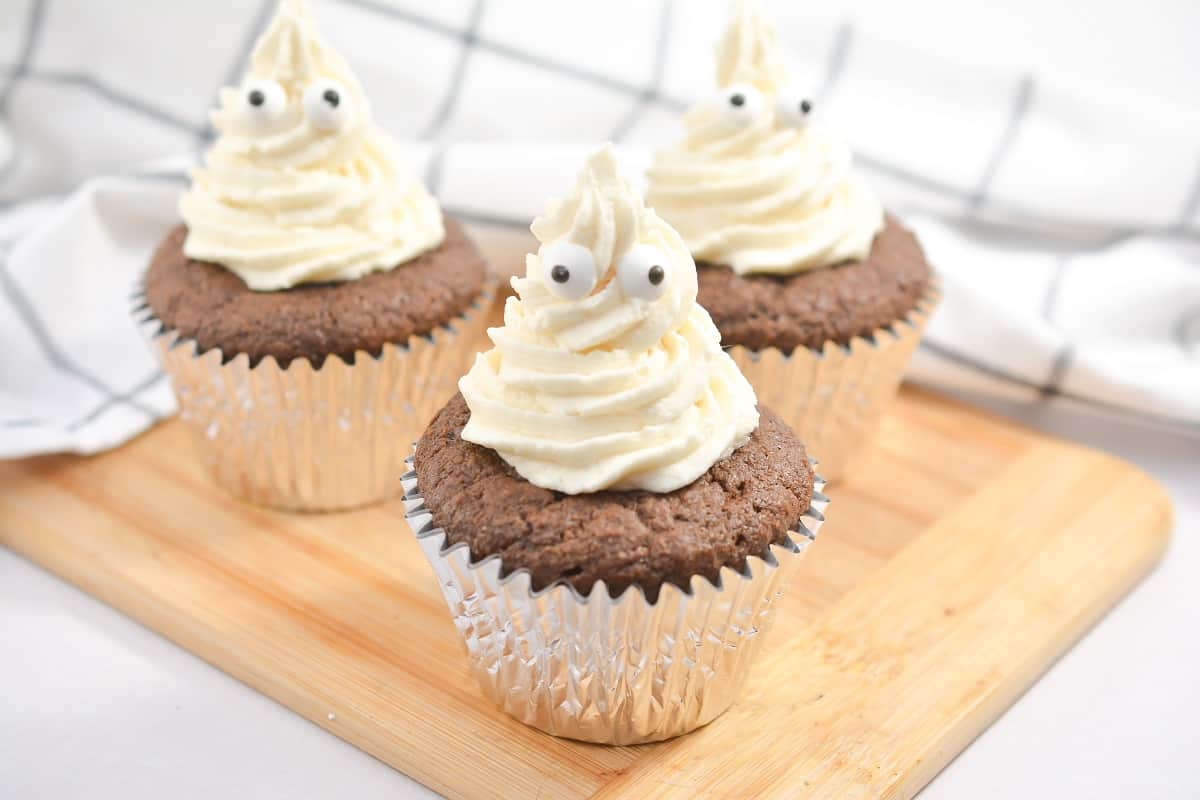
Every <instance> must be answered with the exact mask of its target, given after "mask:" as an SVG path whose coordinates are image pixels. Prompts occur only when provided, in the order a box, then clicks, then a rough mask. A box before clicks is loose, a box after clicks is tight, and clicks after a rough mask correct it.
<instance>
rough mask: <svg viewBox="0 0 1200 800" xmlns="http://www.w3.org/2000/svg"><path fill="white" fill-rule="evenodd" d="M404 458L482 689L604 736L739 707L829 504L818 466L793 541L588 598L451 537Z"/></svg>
mask: <svg viewBox="0 0 1200 800" xmlns="http://www.w3.org/2000/svg"><path fill="white" fill-rule="evenodd" d="M408 463H409V466H410V470H409V471H408V473H407V474H405V476H404V477H403V478H402V483H403V485H404V489H405V494H404V500H405V505H406V507H407V510H408V511H407V515H406V516H407V519H408V523H409V525H410V527H411V528H412V531H413V533H414V534H415V535H416V537H417V540H418V541H419V542H420V544H421V547H422V549H423V550H424V552H425V556H426V557H427V558H428V559H429V563H430V564H431V565H432V566H433V570H434V572H435V573H436V575H437V580H438V585H439V586H440V588H441V590H442V594H443V596H444V597H445V600H446V605H447V606H448V607H449V609H450V615H451V616H452V617H453V619H454V625H455V627H456V628H457V629H458V632H459V635H460V636H461V637H462V640H463V643H464V644H465V645H466V651H467V659H468V661H469V663H470V668H471V671H472V672H473V673H474V675H475V677H476V679H477V680H478V682H479V686H480V688H481V689H482V691H483V693H484V695H486V696H487V697H489V698H490V699H491V700H492V701H493V702H495V703H496V704H497V705H498V706H499V707H500V708H501V709H502V710H504V711H505V712H507V713H508V714H510V715H511V716H513V717H515V718H517V719H518V720H520V721H521V722H523V723H525V724H526V725H530V726H532V727H534V728H538V729H540V730H543V731H545V732H546V733H550V734H553V735H555V736H562V737H566V738H570V739H580V740H583V741H587V742H596V743H599V744H613V745H632V744H639V743H643V742H655V741H660V740H662V739H669V738H671V737H673V736H679V735H681V734H684V733H687V732H688V731H691V730H694V729H695V728H698V727H700V726H702V725H706V724H708V723H709V722H711V721H712V720H713V719H715V718H716V717H717V716H718V715H720V714H721V713H722V712H724V711H725V710H726V709H727V708H729V706H730V704H731V703H732V702H733V701H734V699H735V698H736V696H737V694H738V692H739V690H740V689H741V687H742V685H743V684H744V683H745V680H746V676H747V674H748V673H749V671H750V668H751V665H752V664H753V662H754V660H755V657H756V655H757V654H758V651H759V649H760V647H761V645H762V642H763V639H764V637H765V636H766V634H767V632H768V630H769V629H770V627H771V622H772V620H773V618H774V616H775V609H776V605H777V601H778V599H779V597H780V596H781V594H782V591H783V587H784V586H785V584H786V582H787V580H788V578H789V577H790V576H791V574H792V573H793V571H794V570H795V569H796V566H797V562H798V561H799V558H800V556H801V555H803V553H804V552H805V551H806V549H807V548H808V545H809V544H810V543H811V542H812V541H813V540H814V539H815V538H816V535H817V531H818V529H819V528H820V527H821V524H822V523H823V522H824V520H825V516H824V510H825V508H826V506H827V505H828V504H829V499H828V498H827V497H826V496H825V495H824V494H823V493H822V490H823V489H824V486H825V481H824V480H823V479H821V478H820V477H818V478H816V481H815V483H814V487H813V499H812V503H811V506H810V508H809V510H808V511H807V512H805V514H804V517H803V519H802V520H801V521H800V524H799V525H798V526H797V527H796V529H795V531H793V532H791V533H789V536H788V541H787V544H786V545H771V547H770V548H769V550H768V552H767V553H765V554H763V556H761V557H758V556H751V557H749V558H747V559H746V563H745V564H744V565H743V567H742V569H741V570H740V571H739V570H734V569H731V568H729V567H724V568H722V569H721V572H720V574H719V576H718V579H717V581H716V582H715V583H713V582H711V581H709V580H708V579H707V578H704V577H701V576H695V577H693V578H692V580H691V584H690V586H688V587H687V588H686V589H681V588H680V587H677V586H675V585H673V584H664V585H663V587H662V588H661V589H660V591H659V595H658V598H657V600H656V601H655V602H653V603H651V602H648V601H647V599H646V596H645V594H644V593H643V592H642V590H641V589H640V588H638V587H630V588H628V589H627V590H626V591H624V592H623V593H622V594H621V595H620V596H619V597H616V598H613V597H610V596H609V593H608V588H607V587H606V586H605V584H604V582H603V581H600V582H597V583H596V584H595V585H594V586H593V587H592V590H591V592H589V593H588V594H587V595H586V596H585V595H582V594H580V593H579V592H578V591H577V590H576V589H575V588H574V587H573V586H571V585H569V584H567V583H565V582H558V583H555V584H552V585H550V586H547V587H545V588H543V589H541V590H539V591H534V590H533V589H532V586H531V580H530V576H529V573H528V572H527V571H526V570H515V571H513V572H510V573H504V571H503V569H502V565H501V562H500V558H499V557H498V556H491V557H488V558H485V559H482V560H480V561H472V560H471V553H470V549H469V548H468V546H467V545H466V544H457V545H452V546H447V539H446V534H445V531H444V530H442V529H441V528H439V527H437V526H436V525H435V524H434V522H433V517H432V515H431V514H430V513H429V512H428V511H427V510H426V508H425V501H424V499H423V497H422V496H421V493H420V490H419V487H418V485H417V476H416V473H415V472H414V471H412V469H411V466H412V458H411V457H410V458H409V459H408Z"/></svg>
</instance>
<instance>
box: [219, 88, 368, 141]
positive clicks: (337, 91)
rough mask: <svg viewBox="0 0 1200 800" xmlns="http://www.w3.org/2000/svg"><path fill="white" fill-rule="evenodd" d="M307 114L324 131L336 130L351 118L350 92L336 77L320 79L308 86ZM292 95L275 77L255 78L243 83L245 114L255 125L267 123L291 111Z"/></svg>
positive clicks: (304, 102)
mask: <svg viewBox="0 0 1200 800" xmlns="http://www.w3.org/2000/svg"><path fill="white" fill-rule="evenodd" d="M302 104H303V106H304V116H305V118H307V119H308V121H309V122H310V123H311V124H312V125H313V127H315V128H318V129H319V130H323V131H336V130H338V129H340V128H341V127H342V126H344V125H345V124H346V123H347V122H348V121H349V120H350V95H349V93H348V92H347V91H346V89H345V87H344V86H342V85H341V84H340V83H338V82H337V81H334V80H319V81H317V82H316V83H314V84H312V85H311V86H309V87H308V88H307V89H305V90H304V99H303V101H302ZM287 105H288V96H287V92H286V91H284V89H283V87H282V86H280V85H279V84H278V83H276V82H275V81H270V80H254V81H250V82H249V83H247V84H246V85H245V86H243V87H242V92H241V109H240V111H241V114H242V117H243V118H244V119H245V120H246V121H247V122H249V123H250V124H252V125H267V124H269V123H271V122H274V121H276V120H278V119H279V118H280V117H282V116H283V114H284V112H285V111H287Z"/></svg>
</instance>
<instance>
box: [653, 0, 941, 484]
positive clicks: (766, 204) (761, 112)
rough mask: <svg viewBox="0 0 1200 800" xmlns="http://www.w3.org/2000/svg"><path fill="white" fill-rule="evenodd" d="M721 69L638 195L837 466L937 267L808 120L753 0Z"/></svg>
mask: <svg viewBox="0 0 1200 800" xmlns="http://www.w3.org/2000/svg"><path fill="white" fill-rule="evenodd" d="M717 82H718V85H719V86H720V92H719V94H718V96H717V97H716V98H714V99H713V100H710V101H707V102H704V103H701V104H700V105H699V106H697V107H696V108H694V109H692V110H690V111H689V112H688V113H687V115H686V116H685V118H684V125H685V136H684V139H683V140H682V141H681V142H679V143H677V144H675V145H674V146H672V147H670V148H667V149H665V150H663V151H661V152H660V153H659V154H658V155H657V157H656V158H655V161H654V164H653V165H652V167H651V169H650V171H649V173H648V176H647V177H648V182H649V190H648V192H647V201H648V202H649V203H650V204H651V205H652V206H653V207H654V208H655V209H656V210H657V211H658V212H659V213H660V214H662V216H663V217H664V218H665V219H666V220H667V221H668V222H670V223H671V224H672V225H673V226H675V227H676V228H677V229H678V230H679V232H680V234H681V235H682V237H683V239H684V241H685V242H687V245H688V248H689V249H690V251H691V253H692V255H693V256H694V257H695V259H696V261H697V266H698V267H699V285H700V289H699V298H700V303H701V304H702V305H704V306H705V307H706V308H708V310H709V312H710V313H711V314H712V317H713V321H714V322H715V323H716V325H717V328H718V329H719V330H720V332H721V338H722V342H723V343H724V344H725V345H726V346H727V347H729V349H730V354H731V355H732V356H733V358H734V360H736V361H737V362H738V365H739V366H740V367H741V368H742V370H743V372H744V373H745V374H746V376H747V377H748V378H749V379H750V381H751V383H753V384H754V387H755V390H756V391H757V392H758V395H759V397H760V398H761V399H762V400H763V401H764V402H765V403H766V404H768V405H770V406H771V407H772V408H774V409H776V411H778V413H779V414H780V415H781V416H782V417H783V418H784V419H785V420H786V421H787V422H788V423H789V424H791V425H792V426H793V427H794V428H795V429H796V430H797V431H798V432H799V434H800V435H801V437H803V438H804V440H805V442H806V443H807V444H808V445H809V447H810V449H811V450H812V453H813V455H814V457H815V458H816V459H817V460H818V461H819V462H820V464H821V471H822V473H823V474H825V475H827V476H828V477H829V478H830V479H831V480H834V479H836V478H838V477H840V476H841V475H843V474H845V472H846V470H847V467H848V465H849V463H850V462H851V459H852V458H853V456H854V455H855V453H856V452H857V451H858V450H859V449H860V447H861V446H862V444H863V442H864V441H865V440H866V439H867V438H868V437H869V435H870V433H871V432H872V431H873V429H874V428H875V426H876V424H877V423H878V421H879V419H880V418H881V417H882V415H883V413H884V411H885V410H886V409H887V408H888V407H889V406H890V405H891V403H892V401H893V400H894V398H895V395H896V392H897V390H898V388H899V386H900V380H901V378H902V376H903V373H904V369H905V367H906V366H907V364H908V361H909V359H910V357H911V356H912V353H913V351H914V350H915V348H916V346H917V343H918V341H919V339H920V336H921V332H922V331H923V329H924V326H925V322H926V320H927V318H928V316H929V314H930V313H931V312H932V310H933V307H934V306H935V305H936V303H937V299H938V294H937V290H936V285H935V281H934V277H933V273H932V270H931V269H930V267H929V264H928V262H927V261H926V259H925V256H924V254H923V252H922V251H921V247H920V245H919V244H918V243H917V241H916V239H915V238H914V237H913V235H912V234H911V233H910V232H909V231H908V230H906V229H905V228H904V227H903V226H902V225H901V224H900V223H899V222H898V221H897V220H896V219H895V218H893V217H891V216H888V215H886V214H885V213H884V210H883V207H882V205H881V204H880V202H879V200H878V199H877V198H876V196H875V195H874V193H873V192H872V191H871V190H870V188H869V187H868V186H867V185H866V183H865V181H864V180H863V179H862V178H861V176H860V175H858V173H856V172H855V171H854V170H853V168H852V163H851V156H850V151H849V149H848V148H847V147H846V146H845V145H844V144H843V143H841V142H840V141H838V140H836V139H835V138H833V137H832V136H830V134H829V133H828V132H827V131H825V130H824V129H822V128H821V127H820V126H819V125H817V124H810V121H811V117H812V115H813V113H814V111H815V109H814V107H813V103H812V102H811V101H810V100H808V99H806V98H805V97H804V96H803V95H801V94H798V93H796V92H794V91H792V90H791V89H790V88H789V87H788V85H787V83H786V76H785V75H784V70H783V69H782V66H781V64H780V60H779V57H778V52H777V46H776V43H775V33H774V30H773V28H772V27H771V26H770V24H769V23H767V22H766V20H764V18H763V16H762V14H761V12H760V11H759V9H758V7H757V5H756V4H755V3H753V2H752V1H751V0H741V2H739V3H738V5H737V8H736V12H735V14H734V15H733V18H732V21H731V22H730V25H729V28H728V30H727V31H726V32H725V35H724V36H723V38H722V39H721V41H720V43H719V45H718V47H717Z"/></svg>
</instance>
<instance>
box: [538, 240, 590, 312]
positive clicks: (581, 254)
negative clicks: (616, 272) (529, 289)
mask: <svg viewBox="0 0 1200 800" xmlns="http://www.w3.org/2000/svg"><path fill="white" fill-rule="evenodd" d="M542 269H543V270H545V275H546V286H547V288H549V289H550V291H551V292H552V293H554V295H555V296H556V297H559V298H561V299H563V300H578V299H579V298H581V297H586V296H587V295H588V293H589V292H591V291H592V289H594V288H595V286H596V262H595V260H594V259H593V258H592V251H591V250H588V249H587V248H586V247H584V246H582V245H578V244H575V243H574V242H555V243H554V244H551V245H547V246H546V247H545V248H543V250H542Z"/></svg>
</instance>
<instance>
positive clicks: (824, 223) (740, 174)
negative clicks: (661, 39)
mask: <svg viewBox="0 0 1200 800" xmlns="http://www.w3.org/2000/svg"><path fill="white" fill-rule="evenodd" d="M717 84H718V86H719V87H720V91H719V92H718V93H717V95H716V96H715V97H714V98H712V99H710V100H708V101H705V102H703V103H701V104H699V105H698V106H696V107H695V108H693V109H691V110H690V111H689V112H688V113H687V115H686V116H685V117H684V127H685V135H684V138H683V140H682V141H680V142H679V143H677V144H675V145H674V146H672V147H669V148H667V149H665V150H663V151H662V152H661V153H659V154H658V156H657V157H656V159H655V161H654V164H653V166H652V167H651V168H650V171H649V173H648V179H649V189H648V191H647V195H646V198H647V202H649V204H650V205H651V206H653V207H654V208H655V210H657V211H658V212H659V213H660V214H662V215H663V217H664V218H665V219H666V220H667V221H668V222H670V223H671V225H673V226H674V227H675V228H676V229H677V230H678V231H679V233H680V234H681V235H682V236H683V238H684V241H686V242H687V245H688V247H689V249H690V250H691V252H692V255H693V256H695V258H696V259H697V260H699V261H704V262H709V263H714V264H721V265H725V266H728V267H729V268H730V269H732V270H733V271H734V272H735V273H737V274H739V275H745V274H749V273H760V274H794V273H797V272H802V271H805V270H812V269H817V268H820V267H828V266H832V265H834V264H838V263H841V262H845V261H853V260H860V259H863V258H865V257H866V255H867V253H868V252H869V251H870V249H871V243H872V241H873V240H874V238H875V235H876V234H877V233H878V232H879V231H880V230H881V229H882V228H883V207H882V206H881V205H880V202H879V199H878V198H877V197H876V196H875V194H874V193H873V192H872V191H871V190H870V188H869V187H868V186H867V185H866V183H865V182H864V180H863V179H862V178H861V176H859V174H858V173H857V172H855V171H854V170H853V169H852V164H851V156H850V151H849V148H848V147H847V146H846V145H845V144H844V143H842V142H841V141H839V140H837V139H836V138H834V137H833V136H831V135H830V134H829V133H828V132H827V131H826V130H824V129H822V128H821V127H820V126H819V125H817V124H810V118H811V116H812V114H813V112H814V107H813V103H812V101H811V100H809V99H807V98H806V97H805V96H804V95H803V94H801V93H798V92H796V91H795V90H794V89H793V88H791V87H790V86H789V85H788V82H787V77H786V75H785V73H784V70H783V68H782V66H781V63H780V59H779V55H778V52H777V45H776V42H775V31H774V29H773V27H772V26H771V25H770V24H769V23H768V22H767V21H766V20H765V19H764V17H763V15H762V13H761V11H760V10H759V8H758V7H757V4H756V3H754V2H752V0H740V1H739V2H738V5H737V8H736V11H735V13H734V15H733V18H732V20H731V21H730V23H729V27H728V29H727V30H726V32H725V35H724V37H723V38H722V39H721V41H720V43H719V44H718V46H717Z"/></svg>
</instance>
